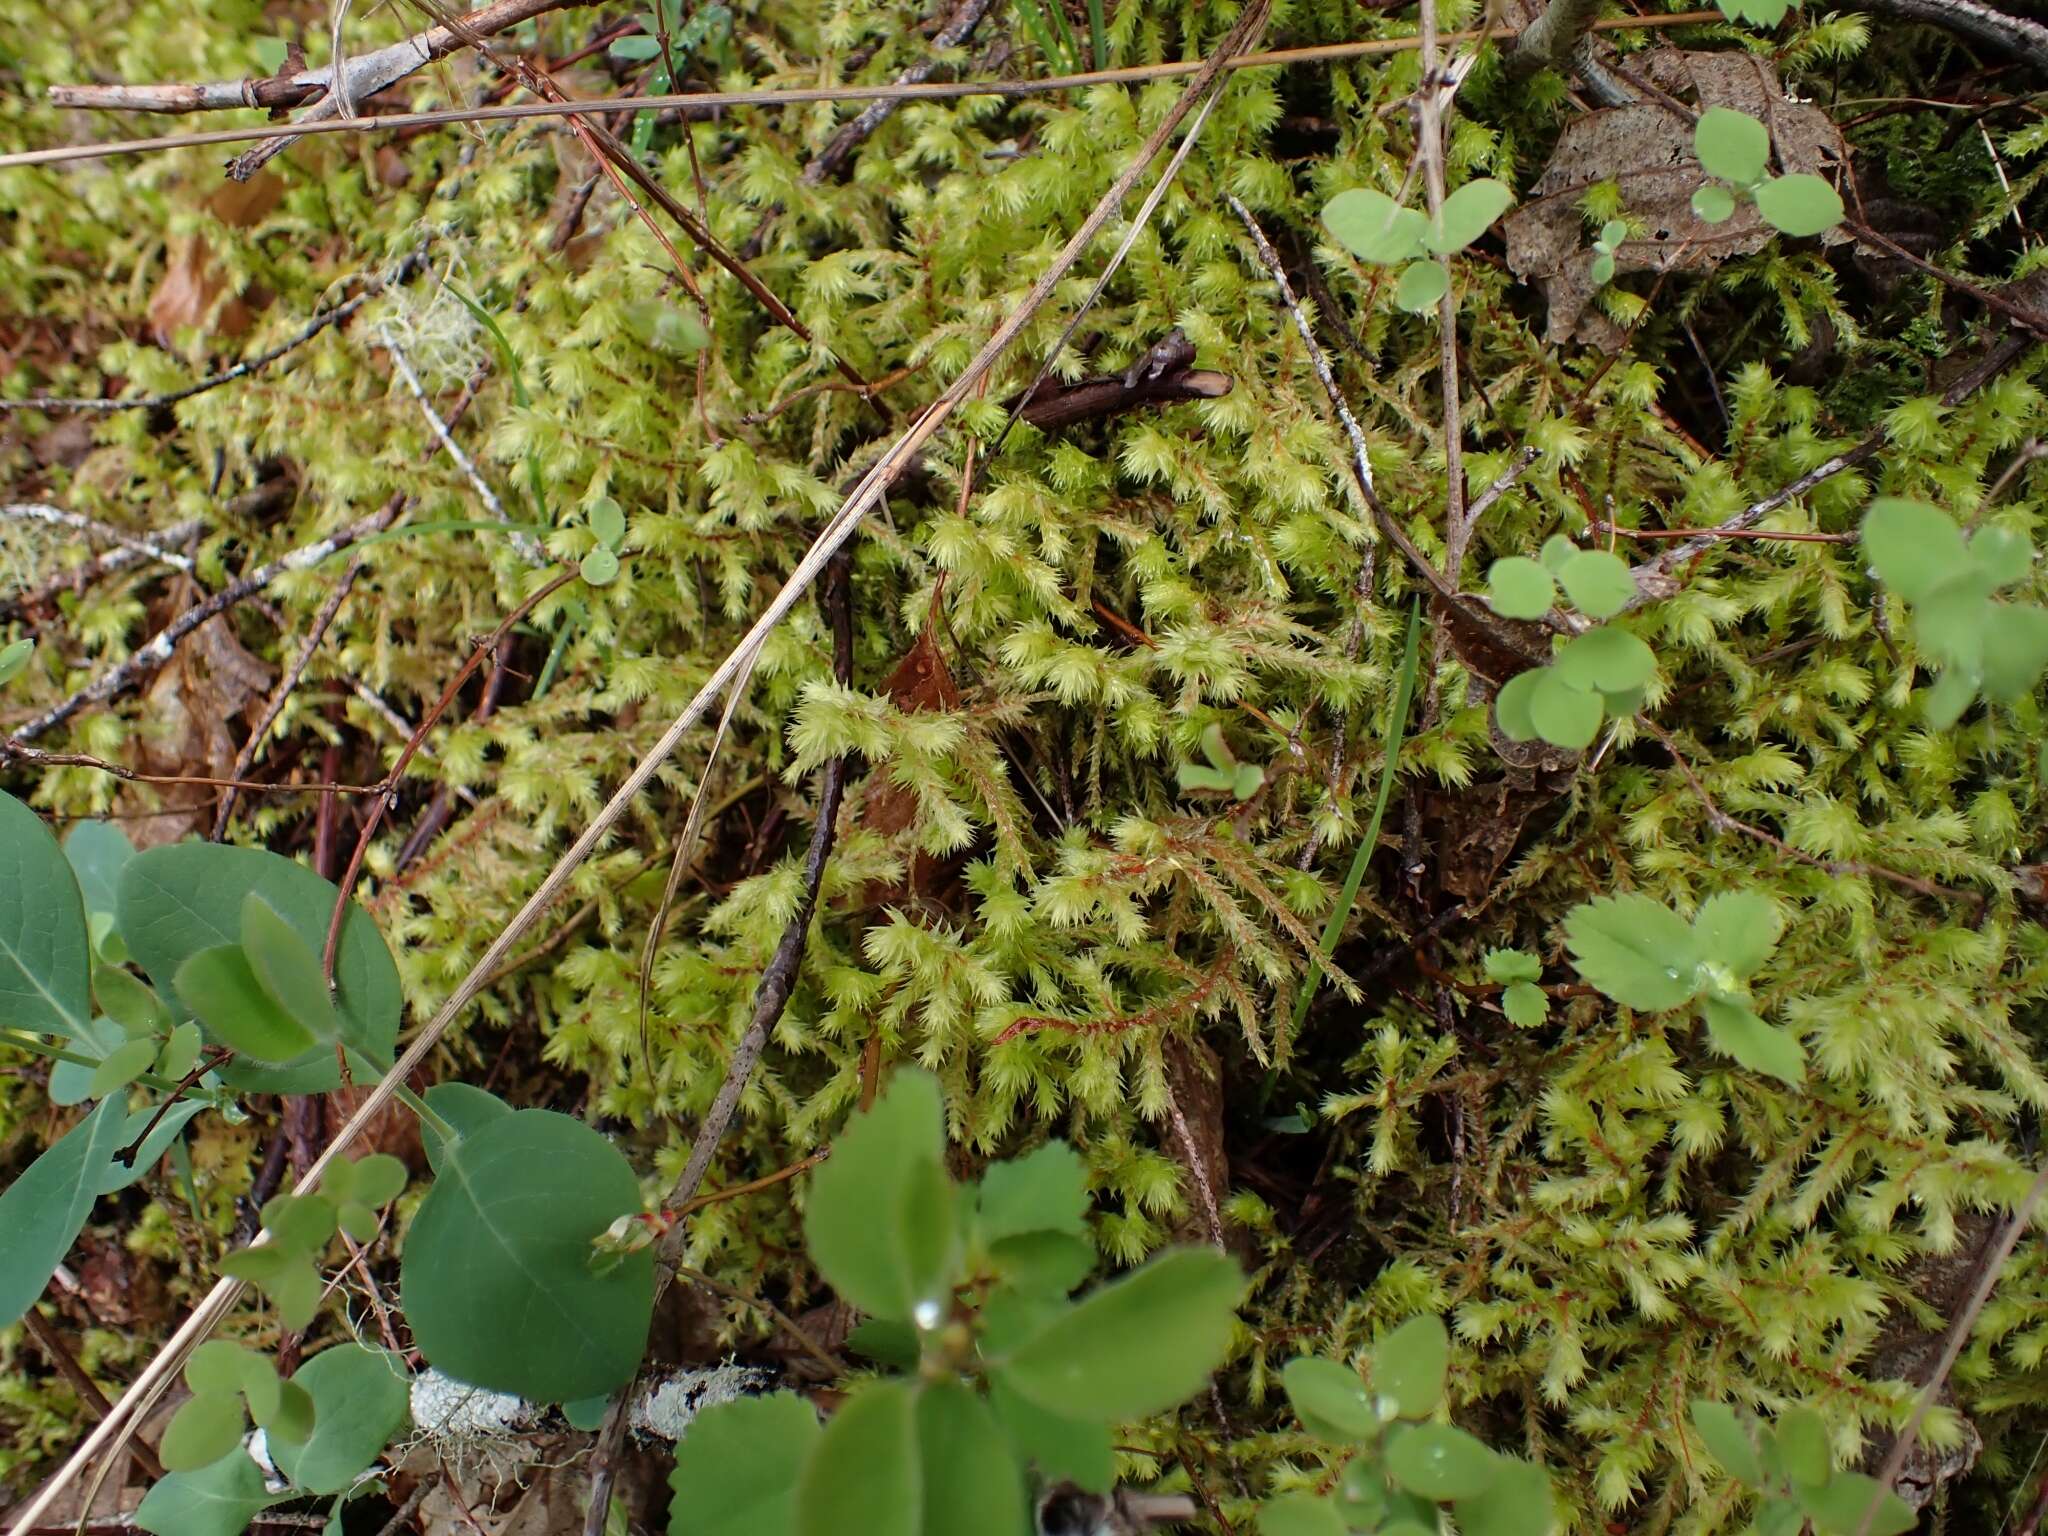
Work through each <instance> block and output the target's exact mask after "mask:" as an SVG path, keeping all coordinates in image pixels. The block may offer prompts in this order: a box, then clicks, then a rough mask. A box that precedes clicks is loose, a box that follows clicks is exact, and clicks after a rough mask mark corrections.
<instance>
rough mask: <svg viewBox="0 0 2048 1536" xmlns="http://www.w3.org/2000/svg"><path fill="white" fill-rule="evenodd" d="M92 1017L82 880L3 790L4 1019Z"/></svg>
mask: <svg viewBox="0 0 2048 1536" xmlns="http://www.w3.org/2000/svg"><path fill="white" fill-rule="evenodd" d="M91 1018H92V946H91V942H90V940H89V938H88V935H87V931H86V926H85V903H84V902H83V901H82V900H81V899H80V897H79V894H78V882H77V881H76V880H75V879H73V878H72V874H71V866H70V864H69V863H67V862H66V861H65V858H64V855H63V853H62V852H60V851H59V849H58V847H57V840H56V839H55V838H54V837H52V836H51V835H50V829H49V828H48V827H46V826H44V825H43V819H42V817H40V816H38V815H37V814H36V813H35V812H34V811H32V810H30V809H29V808H28V807H27V806H25V805H23V804H22V803H21V802H20V801H19V800H17V799H15V798H14V797H13V796H12V795H9V794H4V793H0V1024H4V1025H8V1026H11V1027H12V1028H15V1029H21V1030H27V1031H29V1032H30V1033H32V1034H45V1035H64V1036H71V1035H77V1034H80V1033H82V1032H83V1031H84V1029H85V1028H86V1026H87V1024H88V1023H89V1021H90V1020H91ZM17 1315H19V1314H17Z"/></svg>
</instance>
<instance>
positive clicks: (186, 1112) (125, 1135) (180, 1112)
mask: <svg viewBox="0 0 2048 1536" xmlns="http://www.w3.org/2000/svg"><path fill="white" fill-rule="evenodd" d="M205 1108H207V1105H206V1103H205V1101H204V1100H201V1099H184V1100H181V1101H180V1102H179V1103H177V1104H175V1105H173V1106H172V1107H171V1108H170V1109H169V1110H167V1111H165V1113H164V1114H163V1116H162V1117H161V1118H159V1117H158V1115H157V1112H156V1106H155V1105H153V1104H146V1105H144V1106H143V1107H142V1108H141V1109H138V1110H136V1111H135V1112H134V1113H133V1114H131V1115H129V1117H128V1124H127V1125H126V1126H125V1127H124V1128H123V1129H122V1131H121V1134H120V1137H119V1138H118V1140H117V1141H116V1143H115V1156H114V1158H113V1160H112V1161H111V1162H109V1163H108V1164H107V1168H106V1173H105V1174H104V1176H102V1178H101V1179H100V1193H101V1194H103V1195H112V1194H118V1193H119V1192H120V1191H122V1190H124V1189H126V1188H127V1187H128V1186H129V1185H131V1184H133V1183H135V1182H136V1180H138V1179H140V1178H142V1177H143V1176H145V1175H146V1174H147V1173H148V1172H149V1171H150V1170H151V1169H152V1168H154V1167H155V1166H156V1160H157V1159H158V1158H160V1157H162V1156H163V1155H164V1153H165V1151H166V1150H167V1149H168V1148H169V1147H170V1145H171V1143H172V1142H174V1141H176V1140H177V1139H178V1133H179V1132H180V1131H182V1130H184V1129H185V1125H186V1122H187V1121H189V1120H190V1119H191V1118H192V1117H193V1116H194V1115H196V1114H198V1113H199V1112H200V1111H201V1110H203V1109H205ZM152 1120H154V1121H156V1128H155V1129H154V1130H151V1129H150V1122H151V1121H152ZM145 1131H148V1132H149V1135H148V1138H147V1139H146V1140H143V1141H142V1145H141V1146H140V1147H137V1148H136V1151H135V1156H134V1158H133V1160H132V1161H130V1162H126V1163H124V1162H122V1161H121V1158H120V1155H119V1154H120V1153H121V1152H124V1151H126V1150H127V1149H128V1148H129V1147H130V1146H133V1145H134V1144H135V1142H136V1141H137V1140H138V1139H140V1138H142V1134H143V1132H145Z"/></svg>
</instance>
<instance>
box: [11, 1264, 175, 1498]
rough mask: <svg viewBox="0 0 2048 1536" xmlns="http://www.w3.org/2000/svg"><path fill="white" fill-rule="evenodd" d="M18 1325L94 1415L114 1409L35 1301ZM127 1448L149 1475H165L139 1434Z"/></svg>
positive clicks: (97, 1415) (158, 1476) (98, 1416)
mask: <svg viewBox="0 0 2048 1536" xmlns="http://www.w3.org/2000/svg"><path fill="white" fill-rule="evenodd" d="M21 1326H22V1327H23V1328H24V1329H26V1330H27V1331H28V1336H29V1337H30V1338H32V1339H34V1340H35V1341H36V1346H37V1348H39V1349H41V1350H42V1352H43V1353H44V1354H45V1355H47V1356H48V1357H49V1360H50V1364H52V1365H54V1366H56V1367H57V1374H58V1375H60V1376H62V1377H63V1378H64V1379H65V1380H66V1381H68V1382H70V1383H71V1390H72V1391H74V1392H76V1393H77V1394H78V1398H79V1401H80V1402H82V1403H84V1404H85V1406H86V1407H87V1408H89V1409H91V1410H92V1413H93V1417H95V1418H100V1419H104V1418H105V1417H106V1416H107V1415H108V1414H109V1413H112V1412H113V1411H114V1405H113V1404H112V1403H110V1402H108V1401H107V1395H106V1393H104V1392H102V1391H101V1390H100V1389H99V1386H98V1384H97V1383H95V1382H94V1381H93V1379H92V1378H91V1377H90V1376H88V1375H86V1374H85V1367H84V1366H82V1365H80V1364H79V1363H78V1360H77V1358H76V1357H75V1356H74V1355H73V1354H72V1353H71V1351H70V1350H68V1349H66V1348H65V1347H64V1341H63V1340H62V1339H60V1338H58V1337H57V1330H56V1329H54V1328H52V1327H51V1326H50V1325H49V1324H48V1323H46V1322H44V1321H43V1315H42V1313H40V1312H38V1311H37V1310H36V1308H35V1303H33V1302H31V1303H29V1308H28V1310H27V1311H26V1312H24V1313H22V1314H21ZM129 1451H130V1453H131V1454H132V1455H133V1456H134V1457H135V1463H136V1465H137V1466H139V1467H141V1468H142V1470H143V1471H144V1472H146V1473H148V1474H149V1475H150V1477H152V1478H161V1477H162V1476H163V1475H164V1465H163V1463H162V1462H160V1461H158V1460H157V1459H156V1452H155V1451H154V1450H152V1449H151V1448H150V1446H149V1443H148V1442H147V1441H145V1440H144V1439H143V1438H142V1437H141V1436H140V1435H137V1436H136V1437H135V1439H134V1440H133V1442H131V1443H130V1445H129Z"/></svg>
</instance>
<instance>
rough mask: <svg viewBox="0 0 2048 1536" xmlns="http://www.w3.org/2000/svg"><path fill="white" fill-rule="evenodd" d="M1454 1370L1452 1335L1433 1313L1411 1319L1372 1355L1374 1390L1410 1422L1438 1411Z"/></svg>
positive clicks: (1387, 1338)
mask: <svg viewBox="0 0 2048 1536" xmlns="http://www.w3.org/2000/svg"><path fill="white" fill-rule="evenodd" d="M1450 1367H1451V1336H1450V1335H1449V1334H1448V1333H1446V1332H1445V1331H1444V1325H1443V1320H1442V1319H1441V1318H1439V1317H1436V1316H1434V1315H1432V1314H1430V1313H1427V1312H1425V1313H1423V1314H1421V1315H1420V1316H1417V1317H1411V1318H1409V1319H1408V1321H1407V1322H1405V1323H1403V1324H1402V1325H1401V1326H1400V1327H1398V1328H1396V1329H1395V1330H1394V1331H1393V1332H1392V1333H1390V1334H1388V1335H1387V1336H1386V1337H1385V1338H1384V1339H1381V1340H1380V1342H1379V1343H1378V1345H1377V1346H1375V1347H1374V1349H1373V1352H1372V1390H1373V1392H1374V1393H1375V1394H1376V1395H1377V1396H1380V1397H1390V1398H1392V1399H1393V1400H1394V1406H1395V1407H1396V1408H1398V1409H1399V1410H1400V1412H1401V1416H1402V1417H1403V1418H1407V1419H1419V1418H1422V1417H1423V1416H1425V1415H1426V1414H1431V1413H1434V1412H1436V1406H1437V1404H1438V1403H1440V1402H1441V1401H1442V1400H1443V1395H1444V1378H1445V1375H1446V1374H1447V1373H1448V1372H1449V1370H1450Z"/></svg>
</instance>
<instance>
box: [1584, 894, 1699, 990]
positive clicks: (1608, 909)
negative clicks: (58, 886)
mask: <svg viewBox="0 0 2048 1536" xmlns="http://www.w3.org/2000/svg"><path fill="white" fill-rule="evenodd" d="M1564 933H1565V947H1566V948H1568V949H1569V950H1570V951H1571V953H1572V963H1573V964H1574V965H1576V966H1577V967H1578V971H1579V974H1580V975H1581V976H1583V977H1585V978H1586V980H1587V982H1588V983H1590V984H1591V985H1592V986H1594V987H1596V988H1598V989H1599V990H1600V991H1601V992H1603V993H1605V994H1606V995H1607V996H1609V997H1611V998H1613V999H1614V1000H1615V1001H1616V1002H1617V1003H1625V1004H1626V1005H1627V1006H1629V1007H1630V1008H1636V1009H1640V1010H1642V1011H1644V1012H1646V1013H1662V1012H1664V1011H1665V1010H1666V1009H1669V1008H1677V1007H1679V1006H1681V1005H1682V1004H1684V1003H1687V1002H1690V1001H1691V1000H1692V998H1693V996H1694V995H1695V994H1696V993H1697V992H1698V990H1699V981H1698V977H1697V974H1696V972H1697V968H1698V963H1699V957H1698V955H1697V954H1696V953H1695V952H1694V947H1693V946H1694V939H1693V931H1692V927H1691V925H1690V924H1688V923H1687V922H1686V921H1685V920H1684V919H1683V918H1681V917H1680V916H1679V915H1678V914H1677V913H1675V912H1673V911H1672V910H1671V909H1670V908H1669V907H1667V906H1665V905H1664V904H1663V903H1662V902H1659V901H1652V900H1651V899H1650V898H1649V897H1647V896H1644V895H1641V894H1639V893H1637V892H1629V893H1627V894H1625V895H1621V896H1600V897H1596V898H1594V899H1593V900H1592V901H1589V902H1585V903H1583V904H1582V905H1580V906H1577V907H1574V908H1572V910H1571V911H1570V912H1569V913H1567V914H1566V916H1565V920H1564Z"/></svg>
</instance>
